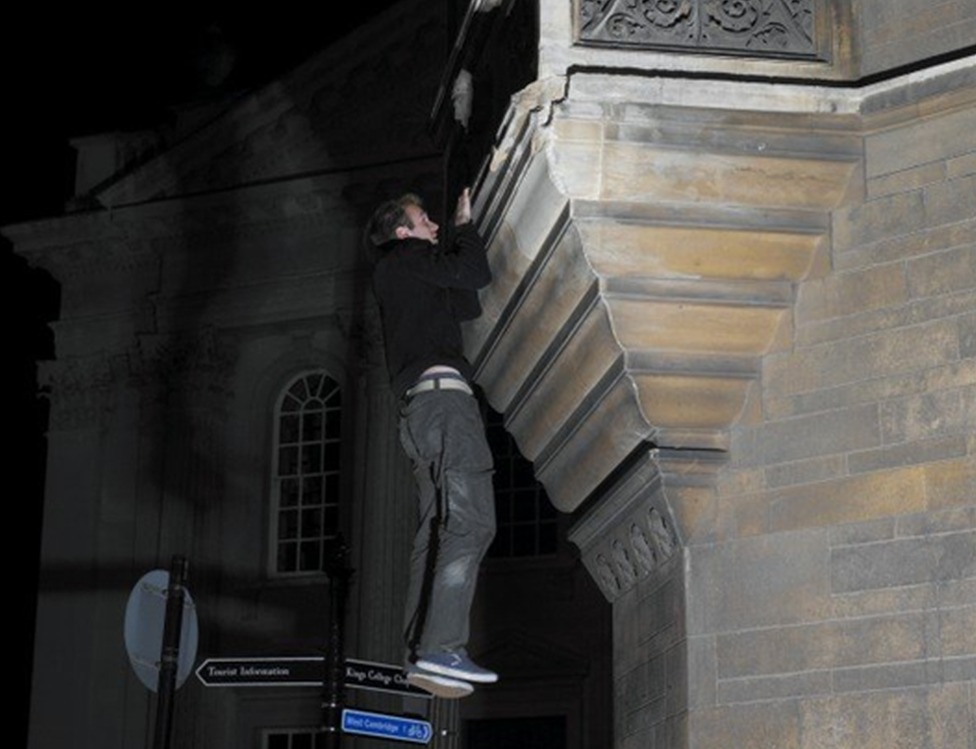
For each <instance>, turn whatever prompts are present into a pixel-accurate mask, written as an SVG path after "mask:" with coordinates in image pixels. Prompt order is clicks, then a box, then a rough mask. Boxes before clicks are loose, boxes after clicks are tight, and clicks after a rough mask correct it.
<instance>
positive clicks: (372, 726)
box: [342, 710, 434, 744]
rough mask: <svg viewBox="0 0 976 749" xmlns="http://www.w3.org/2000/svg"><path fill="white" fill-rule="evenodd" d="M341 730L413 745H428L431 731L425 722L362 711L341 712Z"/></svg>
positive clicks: (428, 724)
mask: <svg viewBox="0 0 976 749" xmlns="http://www.w3.org/2000/svg"><path fill="white" fill-rule="evenodd" d="M342 730H343V732H345V733H355V734H358V735H360V736H372V737H373V738H378V739H392V740H393V741H409V742H412V743H414V744H427V743H430V739H431V736H433V733H434V731H433V729H432V728H431V725H430V723H428V722H427V721H426V720H416V719H415V718H401V717H400V716H399V715H385V714H383V713H368V712H366V711H364V710H343V711H342Z"/></svg>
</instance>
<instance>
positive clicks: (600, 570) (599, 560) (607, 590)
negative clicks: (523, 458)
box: [596, 554, 620, 600]
mask: <svg viewBox="0 0 976 749" xmlns="http://www.w3.org/2000/svg"><path fill="white" fill-rule="evenodd" d="M596 569H597V576H598V578H599V581H600V584H601V585H602V586H603V591H604V594H605V595H606V596H607V597H608V598H609V599H610V600H613V599H614V598H616V596H617V594H618V593H619V592H620V581H619V580H618V579H617V574H616V573H615V572H614V571H613V567H611V566H610V562H608V561H607V558H606V557H605V556H603V554H598V555H597V557H596Z"/></svg>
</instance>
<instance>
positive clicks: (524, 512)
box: [513, 492, 535, 522]
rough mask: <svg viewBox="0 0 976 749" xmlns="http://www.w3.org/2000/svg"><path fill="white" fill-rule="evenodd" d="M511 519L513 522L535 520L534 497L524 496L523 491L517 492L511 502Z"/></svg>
mask: <svg viewBox="0 0 976 749" xmlns="http://www.w3.org/2000/svg"><path fill="white" fill-rule="evenodd" d="M513 505H514V507H513V510H514V513H513V519H514V521H515V522H531V521H533V520H535V497H532V496H528V497H527V496H525V492H518V493H517V494H516V495H515V501H514V502H513Z"/></svg>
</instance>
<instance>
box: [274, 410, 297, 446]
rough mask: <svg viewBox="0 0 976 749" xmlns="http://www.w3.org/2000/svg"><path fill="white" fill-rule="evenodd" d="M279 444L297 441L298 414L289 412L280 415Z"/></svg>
mask: <svg viewBox="0 0 976 749" xmlns="http://www.w3.org/2000/svg"><path fill="white" fill-rule="evenodd" d="M279 436H280V439H281V444H283V445H286V444H288V443H291V442H298V416H296V415H292V414H289V415H287V416H282V417H281V433H280V435H279Z"/></svg>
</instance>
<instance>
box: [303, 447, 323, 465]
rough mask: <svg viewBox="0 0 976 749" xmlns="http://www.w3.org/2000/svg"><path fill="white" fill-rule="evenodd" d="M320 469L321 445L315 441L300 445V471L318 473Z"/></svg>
mask: <svg viewBox="0 0 976 749" xmlns="http://www.w3.org/2000/svg"><path fill="white" fill-rule="evenodd" d="M321 470H322V447H321V445H320V444H319V443H318V442H316V443H314V444H311V445H304V446H303V447H302V473H318V472H319V471H321Z"/></svg>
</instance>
